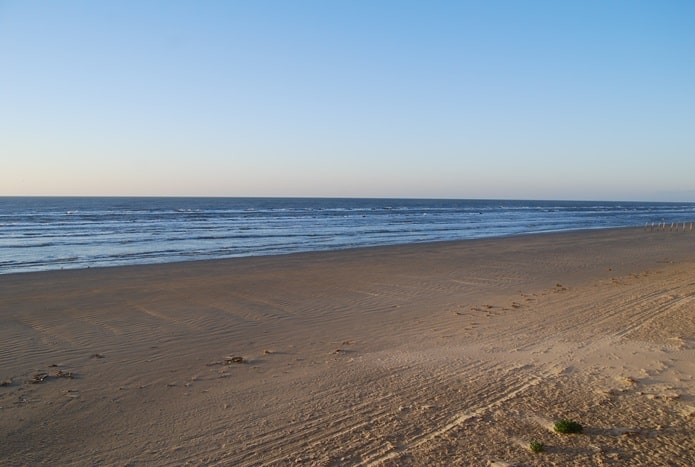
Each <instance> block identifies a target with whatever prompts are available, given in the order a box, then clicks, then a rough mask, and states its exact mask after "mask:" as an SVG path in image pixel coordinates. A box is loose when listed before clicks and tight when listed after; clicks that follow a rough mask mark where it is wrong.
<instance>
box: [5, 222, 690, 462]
mask: <svg viewBox="0 0 695 467" xmlns="http://www.w3.org/2000/svg"><path fill="white" fill-rule="evenodd" d="M0 342H2V345H1V346H0V383H1V385H0V415H1V417H0V440H1V442H0V465H18V464H19V465H22V464H39V463H43V464H49V463H50V464H60V465H65V464H79V465H93V464H99V465H181V464H186V463H190V464H195V465H200V464H206V465H292V464H295V463H297V464H299V463H301V464H308V465H487V464H493V463H497V464H496V465H506V464H519V465H582V466H584V465H695V436H693V433H695V381H694V378H695V232H668V231H666V232H652V231H644V230H643V229H641V228H635V229H621V230H607V231H604V230H602V231H588V232H575V233H561V234H547V235H532V236H521V237H513V238H504V239H493V240H471V241H462V242H447V243H434V244H421V245H409V246H393V247H379V248H364V249H356V250H347V251H340V252H322V253H307V254H294V255H285V256H274V257H259V258H242V259H232V260H220V261H203V262H191V263H176V264H168V265H153V266H134V267H118V268H105V269H90V270H76V271H55V272H44V273H27V274H14V275H4V276H0ZM559 418H571V419H574V420H576V421H578V422H580V423H581V424H582V425H583V427H584V431H583V433H582V434H576V435H561V434H558V433H555V432H554V430H553V423H554V421H555V420H557V419H559ZM531 441H537V442H540V443H542V444H543V445H544V446H545V450H544V452H542V453H533V452H531V450H530V449H529V443H530V442H531Z"/></svg>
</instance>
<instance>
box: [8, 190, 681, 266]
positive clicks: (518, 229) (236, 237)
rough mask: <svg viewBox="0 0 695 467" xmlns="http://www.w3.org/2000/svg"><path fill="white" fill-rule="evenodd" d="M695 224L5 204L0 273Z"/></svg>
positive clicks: (448, 213)
mask: <svg viewBox="0 0 695 467" xmlns="http://www.w3.org/2000/svg"><path fill="white" fill-rule="evenodd" d="M693 221H695V203H643V202H595V201H588V202H583V201H508V200H434V199H333V198H329V199H313V198H98V197H97V198H80V197H66V198H62V197H45V198H44V197H0V274H8V273H18V272H28V271H45V270H55V269H68V268H87V267H104V266H119V265H132V264H147V263H166V262H174V261H189V260H204V259H217V258H233V257H242V256H254V255H278V254H286V253H295V252H305V251H321V250H339V249H346V248H354V247H366V246H377V245H392V244H404V243H420V242H436V241H447V240H462V239H473V238H484V237H501V236H511V235H520V234H529V233H540V232H558V231H569V230H581V229H603V228H612V227H641V226H644V225H645V223H648V224H651V223H661V222H666V223H667V224H669V225H670V223H672V222H677V223H683V222H688V223H689V222H693Z"/></svg>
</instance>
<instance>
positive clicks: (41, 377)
mask: <svg viewBox="0 0 695 467" xmlns="http://www.w3.org/2000/svg"><path fill="white" fill-rule="evenodd" d="M47 378H48V373H43V372H41V373H36V374H35V375H34V376H33V377H32V378H31V379H30V380H29V382H30V383H31V384H40V383H43V382H44V381H46V379H47Z"/></svg>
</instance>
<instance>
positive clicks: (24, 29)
mask: <svg viewBox="0 0 695 467" xmlns="http://www.w3.org/2000/svg"><path fill="white" fill-rule="evenodd" d="M0 162H1V164H0V195H189V196H358V197H371V196H376V197H447V198H525V199H605V200H678V201H695V1H692V0H684V1H669V0H664V1H651V0H650V1H636V0H630V1H605V0H601V1H584V0H582V1H575V2H570V1H556V0H553V1H522V0H519V1H516V0H514V1H513V0H507V1H496V0H479V1H436V0H433V1H424V0H423V1H419V2H414V1H404V0H400V1H377V0H370V1H354V0H334V1H323V0H322V1H311V2H310V1H301V0H299V1H285V0H282V1H281V0H277V1H263V0H253V1H219V2H213V1H189V2H180V1H108V2H107V1H103V2H102V1H84V2H81V1H79V2H78V1H43V2H35V1H26V0H17V1H3V0H0Z"/></svg>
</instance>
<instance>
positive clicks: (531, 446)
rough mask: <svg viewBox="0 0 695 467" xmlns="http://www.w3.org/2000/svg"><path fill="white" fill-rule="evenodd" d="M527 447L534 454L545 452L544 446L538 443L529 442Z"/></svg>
mask: <svg viewBox="0 0 695 467" xmlns="http://www.w3.org/2000/svg"><path fill="white" fill-rule="evenodd" d="M528 447H529V449H530V450H531V451H533V452H536V453H538V452H543V451H545V445H544V444H543V443H541V442H540V441H531V443H530V444H529V445H528Z"/></svg>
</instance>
